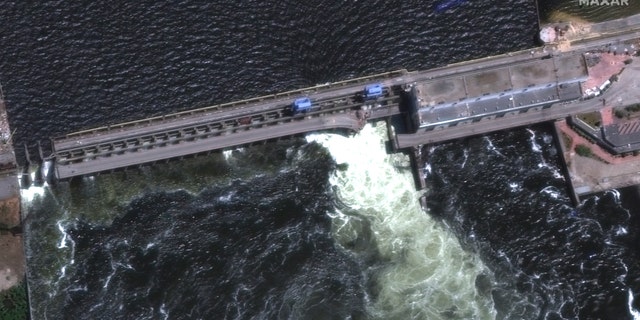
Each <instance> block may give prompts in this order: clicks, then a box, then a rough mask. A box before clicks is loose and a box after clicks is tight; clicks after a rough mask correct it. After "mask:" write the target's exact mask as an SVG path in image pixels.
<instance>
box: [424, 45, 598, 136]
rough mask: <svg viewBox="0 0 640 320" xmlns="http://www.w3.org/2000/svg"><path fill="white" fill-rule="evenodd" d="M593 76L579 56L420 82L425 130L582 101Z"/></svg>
mask: <svg viewBox="0 0 640 320" xmlns="http://www.w3.org/2000/svg"><path fill="white" fill-rule="evenodd" d="M587 76H588V73H587V66H586V63H585V60H584V58H583V56H582V55H580V54H574V55H567V56H560V57H553V58H547V59H541V60H536V61H532V62H527V63H522V64H516V65H512V66H504V67H499V68H493V69H488V70H482V71H480V72H472V73H467V74H463V75H458V76H456V77H450V78H442V79H436V80H431V81H427V82H423V83H419V84H417V85H416V86H415V98H416V99H417V101H416V102H417V108H418V110H417V112H418V118H419V122H420V123H419V125H420V126H421V125H433V124H437V123H446V122H453V121H457V120H464V118H466V117H476V116H483V115H491V114H492V113H497V112H501V111H505V110H507V109H515V108H526V107H532V106H536V105H544V104H550V103H554V102H557V101H563V100H572V99H577V98H579V97H581V95H582V92H581V89H580V81H584V80H586V79H587Z"/></svg>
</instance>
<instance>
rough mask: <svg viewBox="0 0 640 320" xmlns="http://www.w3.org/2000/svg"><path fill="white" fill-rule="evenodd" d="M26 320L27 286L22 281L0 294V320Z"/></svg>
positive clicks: (27, 310)
mask: <svg viewBox="0 0 640 320" xmlns="http://www.w3.org/2000/svg"><path fill="white" fill-rule="evenodd" d="M28 318H29V304H28V302H27V285H26V284H25V282H24V281H23V282H22V283H21V284H19V285H17V286H14V287H13V288H11V289H9V290H7V291H4V292H0V320H24V319H28Z"/></svg>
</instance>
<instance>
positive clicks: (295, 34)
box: [0, 1, 640, 319]
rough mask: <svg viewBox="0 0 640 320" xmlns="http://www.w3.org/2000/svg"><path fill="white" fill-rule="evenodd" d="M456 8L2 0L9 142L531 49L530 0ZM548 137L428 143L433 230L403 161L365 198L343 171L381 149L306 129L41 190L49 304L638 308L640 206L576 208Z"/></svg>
mask: <svg viewBox="0 0 640 320" xmlns="http://www.w3.org/2000/svg"><path fill="white" fill-rule="evenodd" d="M441 4H443V3H442V2H436V1H402V2H400V1H318V2H303V3H298V2H288V1H273V2H271V1H267V2H260V1H243V2H232V1H217V2H216V3H215V4H201V3H197V2H188V1H180V2H172V3H165V4H157V3H153V2H149V3H135V4H134V3H131V4H113V3H112V2H89V1H87V2H84V1H78V2H68V3H64V2H47V3H44V4H37V5H36V4H33V3H29V2H15V3H5V4H3V6H2V11H0V17H1V18H2V19H1V20H0V21H1V22H2V24H1V25H0V28H1V29H0V37H2V38H1V39H2V47H1V48H2V49H1V50H2V54H1V55H0V81H1V82H2V85H3V89H4V93H5V95H6V98H7V102H8V103H7V105H8V107H9V113H10V120H11V125H12V126H13V127H14V128H16V130H17V131H16V136H15V137H16V144H17V145H19V146H21V145H22V144H26V145H28V147H29V148H30V149H31V150H32V151H35V149H34V148H35V145H36V143H37V142H38V141H41V140H43V139H46V138H48V137H50V136H53V135H58V134H63V133H66V132H70V131H74V130H78V129H81V128H85V127H91V126H98V125H105V124H108V123H115V122H120V121H124V120H131V119H137V118H141V117H145V116H152V115H158V114H163V113H168V112H173V111H177V110H184V109H189V108H194V107H202V106H206V105H209V104H213V103H221V102H227V101H231V100H234V99H241V98H247V97H251V96H257V95H263V94H267V93H272V92H278V91H283V90H287V89H291V88H298V87H303V86H307V85H313V84H316V83H323V82H327V81H334V80H341V79H345V78H350V77H355V76H359V75H365V74H370V73H376V72H383V71H390V70H395V69H399V68H407V69H409V70H416V69H425V68H429V67H434V66H439V65H443V64H446V63H450V62H455V61H461V60H467V59H471V58H476V57H482V56H486V55H490V54H497V53H502V52H507V51H512V50H516V49H524V48H527V47H531V46H533V45H534V38H535V36H536V33H537V25H536V21H537V17H536V14H535V12H536V11H535V5H534V3H533V2H531V1H501V2H495V3H494V2H481V1H456V4H455V5H452V6H451V8H449V9H447V10H438V12H436V10H435V8H438V5H441ZM440 7H442V6H440ZM547 132H548V130H547V129H545V128H543V127H541V128H534V129H533V130H532V131H526V130H517V131H514V132H511V133H508V134H496V135H491V136H488V137H484V138H474V139H469V140H467V141H465V142H464V143H455V144H445V145H442V146H439V147H436V148H434V149H433V150H425V151H424V154H425V155H427V158H426V159H425V161H426V162H425V166H428V167H430V170H431V172H432V173H431V174H430V178H429V183H430V189H431V191H430V193H429V197H428V201H429V203H430V207H429V210H430V213H429V215H430V216H433V217H434V218H435V219H434V220H435V221H437V223H436V224H428V222H425V221H424V219H428V216H426V215H425V214H422V213H421V214H420V215H419V217H421V218H418V219H423V220H419V222H414V221H413V220H412V221H411V222H407V221H408V220H406V219H404V217H405V213H404V211H403V208H404V207H415V206H416V201H415V198H413V197H412V196H409V195H408V194H410V193H408V192H405V191H403V192H400V191H398V190H399V186H394V187H393V188H392V189H389V188H390V186H393V184H391V182H392V181H398V180H397V178H398V176H399V175H400V174H399V173H403V174H404V176H406V174H407V173H408V171H407V168H406V166H405V165H403V163H402V162H401V161H395V160H389V161H387V160H383V161H382V164H381V165H380V166H381V167H383V166H384V167H385V168H388V170H387V171H377V170H378V169H375V168H374V167H367V168H368V169H365V170H364V172H363V177H364V178H362V179H361V180H362V181H363V182H364V186H366V188H365V189H364V190H360V189H359V188H362V187H353V185H354V184H353V182H352V181H351V180H349V179H348V176H349V174H350V173H352V172H356V171H357V168H358V167H359V166H360V167H361V166H362V165H364V164H367V165H371V164H368V163H369V162H368V161H369V160H371V159H372V158H375V157H374V156H372V155H368V154H366V151H364V153H363V154H362V155H361V156H360V158H359V159H357V160H352V161H346V162H347V163H348V168H346V169H345V168H341V169H336V167H335V162H334V160H332V158H331V155H329V154H328V153H327V151H326V149H325V147H327V146H328V145H330V144H326V145H325V144H322V145H319V144H317V143H307V142H306V141H292V142H288V143H280V144H278V145H269V146H267V147H264V148H252V149H248V150H241V151H238V152H235V153H233V154H230V153H225V154H224V156H223V155H220V154H218V155H214V156H213V157H211V158H209V159H207V160H196V161H194V162H189V163H188V164H185V163H170V164H167V165H164V166H159V167H155V168H145V169H141V170H134V171H133V172H129V173H127V172H125V173H119V174H115V175H110V176H103V177H98V178H86V179H82V180H76V181H72V182H71V183H63V184H59V185H57V186H54V187H46V188H44V189H43V190H40V192H42V193H43V194H42V195H41V196H38V197H36V198H35V200H33V201H31V202H29V203H28V204H27V205H26V206H25V210H26V211H27V219H26V221H25V224H26V227H25V230H26V233H27V241H26V247H27V254H28V263H29V267H30V279H29V281H30V286H31V289H32V291H31V293H32V308H33V315H34V318H37V319H162V318H166V319H409V318H413V319H473V318H475V319H487V318H499V319H522V318H525V319H545V318H547V319H557V318H561V317H565V318H568V319H572V318H577V317H578V316H580V317H581V318H584V319H589V318H593V319H596V318H608V319H626V318H630V317H631V315H630V311H629V306H628V303H627V302H628V300H629V299H628V295H629V292H631V291H633V292H640V290H639V288H638V284H637V278H638V275H640V273H638V267H637V261H638V260H637V252H638V251H637V248H636V247H635V245H634V244H635V243H636V242H637V241H636V238H635V232H636V230H638V227H637V219H636V218H634V217H635V215H634V213H633V212H631V213H630V212H628V211H627V210H626V209H624V208H623V206H622V205H621V201H620V200H619V199H618V198H617V197H616V196H615V195H616V193H608V194H605V195H602V196H601V197H600V198H598V199H596V200H590V201H588V202H587V203H586V204H585V205H584V206H582V207H581V208H580V209H578V210H576V211H574V210H572V209H571V208H570V207H569V201H568V199H567V197H566V193H565V191H564V189H563V188H564V184H563V180H562V177H561V176H559V174H558V172H559V169H558V164H557V163H556V160H555V155H554V152H553V147H552V145H551V144H549V143H545V142H544V140H545V139H546V138H545V137H546V135H548V133H547ZM376 134H377V135H376ZM368 137H369V139H370V140H365V141H363V142H358V143H360V145H359V146H362V145H367V143H370V142H371V141H372V142H371V145H367V146H368V148H370V149H371V150H374V149H376V148H381V146H383V145H382V143H381V141H380V140H381V139H383V138H382V137H384V134H380V133H377V132H372V133H370V135H369V136H368ZM352 139H353V138H352ZM342 143H344V144H346V143H347V142H346V141H345V142H342ZM43 145H44V146H45V147H46V146H47V144H46V142H43ZM338 145H339V143H338ZM338 145H333V146H331V147H327V148H328V149H329V151H330V152H331V153H332V155H333V156H335V155H336V154H337V153H339V151H337V149H338V147H339V146H338ZM323 146H324V147H323ZM20 149H21V148H18V150H20ZM383 149H384V148H383V147H382V150H383ZM355 150H356V146H354V147H352V148H351V149H350V150H348V151H346V153H349V152H355ZM343 153H344V151H343ZM18 156H21V154H18ZM376 157H377V156H376ZM199 161H200V162H199ZM336 161H338V160H336ZM379 172H386V173H385V174H378V173H379ZM336 177H337V178H336ZM409 184H411V179H406V182H405V183H404V186H405V187H406V188H408V189H411V188H412V186H410V185H409ZM31 189H35V188H31ZM31 189H30V190H29V191H28V192H29V193H34V192H35V190H31ZM394 191H396V192H397V193H396V192H394ZM350 193H354V194H356V195H355V196H353V198H348V197H346V196H345V194H350ZM371 195H373V196H371ZM366 197H371V198H366ZM365 198H366V199H373V200H368V201H364V200H363V199H365ZM349 199H351V200H349ZM353 199H356V200H353ZM624 199H625V198H624V197H623V200H624ZM390 203H395V204H396V205H394V206H390V205H389V204H390ZM627 207H629V205H627ZM380 213H383V214H380ZM114 217H115V218H114ZM399 217H400V218H402V219H399ZM341 221H343V222H344V221H346V222H344V224H341V223H340V222H341ZM416 221H418V220H416ZM412 227H413V230H412V231H411V232H409V231H406V230H410V228H412ZM403 228H406V229H403ZM416 235H424V236H425V237H424V238H420V239H422V240H421V241H416V240H415V239H417V236H416ZM452 235H453V236H452ZM454 236H457V237H458V239H459V242H460V243H461V244H462V247H463V248H465V249H467V251H462V250H461V249H460V248H459V244H458V241H457V240H455V237H454ZM451 239H453V240H451ZM485 265H486V267H485ZM432 270H440V271H438V272H436V273H429V272H431V271H432ZM416 279H421V280H416ZM630 290H631V291H630ZM610 316H611V317H610ZM614 316H615V317H614Z"/></svg>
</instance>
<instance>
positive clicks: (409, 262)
mask: <svg viewBox="0 0 640 320" xmlns="http://www.w3.org/2000/svg"><path fill="white" fill-rule="evenodd" d="M378 124H379V125H377V126H376V125H375V124H374V125H371V124H369V125H367V126H365V128H364V129H363V130H362V131H361V132H360V133H358V134H357V135H355V136H353V137H349V138H347V137H344V136H340V135H334V134H312V135H309V136H308V137H307V140H308V141H316V142H318V143H320V144H322V145H323V146H325V147H326V148H327V149H329V151H330V152H331V154H332V155H333V157H334V158H335V160H336V162H337V163H338V164H348V169H346V170H337V171H336V173H335V175H334V176H333V177H331V184H332V185H334V186H335V188H336V192H337V197H338V198H339V200H340V201H341V202H342V203H343V204H345V205H346V206H347V208H348V209H343V210H336V212H335V213H333V214H332V218H333V221H334V229H333V233H334V236H335V238H336V240H337V242H338V243H348V242H350V241H353V240H354V239H356V238H358V236H359V234H358V233H359V232H362V230H361V228H359V227H358V225H360V224H359V223H358V221H359V220H360V219H366V220H368V221H369V223H370V228H371V231H372V232H371V233H372V234H373V237H374V238H375V241H374V242H373V243H376V244H377V250H378V251H379V254H380V256H381V259H382V260H383V261H386V263H384V265H383V266H382V268H381V269H380V270H377V272H375V273H374V276H373V277H374V279H373V280H374V283H376V287H377V288H376V289H377V292H378V293H379V294H378V295H377V296H376V297H372V299H371V300H372V301H371V305H370V309H371V310H370V312H371V314H372V315H373V316H374V317H376V318H379V319H410V318H412V319H489V318H495V315H496V312H495V309H494V307H493V302H492V299H491V297H490V294H489V293H488V291H489V290H482V289H481V288H478V287H476V282H477V281H478V280H477V278H478V277H479V276H480V277H484V279H485V280H487V279H488V278H486V277H490V276H488V275H489V274H490V271H489V270H488V269H487V268H486V267H485V266H484V265H483V263H482V262H481V261H480V259H479V257H478V256H476V255H474V254H473V253H470V252H466V251H464V250H463V249H462V248H461V247H460V244H459V242H458V240H457V239H456V238H455V236H454V235H452V234H451V233H450V232H448V230H446V227H445V226H443V225H442V224H439V223H437V222H436V221H435V220H433V219H432V218H430V216H429V215H428V214H426V213H425V212H424V211H423V210H422V209H421V208H420V205H419V201H418V198H419V196H420V194H419V193H418V192H417V191H416V190H415V186H414V183H413V177H412V172H411V168H410V165H409V159H408V157H406V156H405V155H402V154H391V155H389V154H387V153H386V151H385V147H384V140H385V138H386V137H387V133H386V127H385V126H383V125H380V124H381V123H378ZM480 282H481V281H480Z"/></svg>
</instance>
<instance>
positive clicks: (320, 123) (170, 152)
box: [56, 113, 360, 179]
mask: <svg viewBox="0 0 640 320" xmlns="http://www.w3.org/2000/svg"><path fill="white" fill-rule="evenodd" d="M328 129H347V130H351V131H357V130H359V129H360V123H359V122H358V120H357V119H356V118H355V116H354V115H352V114H349V113H343V114H338V115H332V116H323V117H319V118H312V119H308V120H304V121H294V122H290V123H285V124H281V125H277V126H271V127H265V128H260V129H251V130H247V131H242V132H237V133H231V134H228V135H223V136H217V137H213V138H208V139H201V140H195V141H187V142H182V143H179V144H175V145H168V146H165V147H159V148H153V149H149V150H144V151H139V152H126V153H124V154H122V155H112V156H110V157H103V158H100V157H98V158H96V159H95V160H90V161H85V162H81V163H74V164H70V165H59V164H58V165H57V166H56V175H57V177H58V179H67V178H70V177H73V176H78V175H89V174H94V173H98V172H102V171H110V170H114V169H117V168H124V167H130V166H136V165H139V164H143V163H150V162H155V161H160V160H165V159H170V158H178V157H181V156H186V155H191V154H196V153H202V152H207V151H212V150H217V149H223V148H228V147H233V146H239V145H244V144H249V143H253V142H256V141H261V140H268V139H275V138H279V137H286V136H292V135H296V134H300V133H305V132H311V131H321V130H328Z"/></svg>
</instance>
